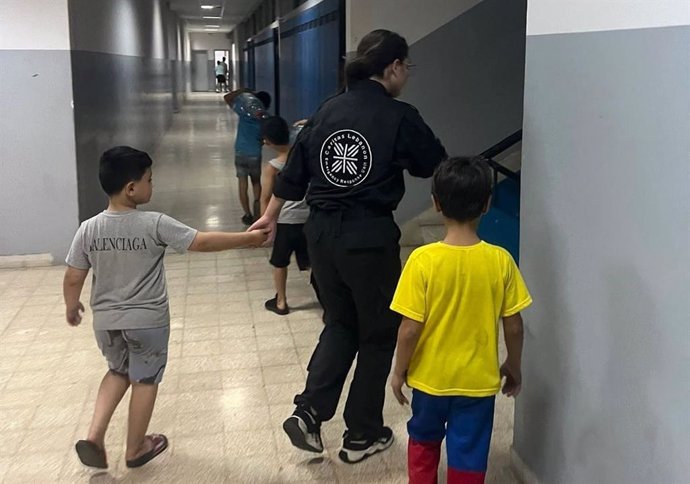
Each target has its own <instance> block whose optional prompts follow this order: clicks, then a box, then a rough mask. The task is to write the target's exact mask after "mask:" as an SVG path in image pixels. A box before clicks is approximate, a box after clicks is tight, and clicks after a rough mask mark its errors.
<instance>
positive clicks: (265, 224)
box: [247, 214, 278, 247]
mask: <svg viewBox="0 0 690 484" xmlns="http://www.w3.org/2000/svg"><path fill="white" fill-rule="evenodd" d="M277 224H278V220H277V219H274V218H272V217H270V216H268V215H267V214H264V215H262V216H261V218H259V220H257V221H256V222H254V223H253V224H252V226H251V227H249V228H248V229H247V232H251V231H252V230H260V231H262V232H263V233H264V234H265V235H266V240H265V242H264V243H263V246H264V247H270V246H271V245H272V244H273V240H275V238H276V225H277Z"/></svg>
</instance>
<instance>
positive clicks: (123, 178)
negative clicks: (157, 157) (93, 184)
mask: <svg viewBox="0 0 690 484" xmlns="http://www.w3.org/2000/svg"><path fill="white" fill-rule="evenodd" d="M151 165H153V160H151V157H150V156H149V154H148V153H146V152H145V151H139V150H136V149H134V148H132V147H131V146H116V147H114V148H110V149H109V150H107V151H106V152H105V153H103V154H102V155H101V160H100V163H99V167H98V179H99V180H100V182H101V187H103V191H105V193H107V194H108V195H115V194H117V193H120V192H121V191H122V189H123V188H124V187H125V185H127V184H128V183H129V182H131V181H139V180H141V178H142V177H143V176H144V174H145V173H146V170H148V169H149V168H151Z"/></svg>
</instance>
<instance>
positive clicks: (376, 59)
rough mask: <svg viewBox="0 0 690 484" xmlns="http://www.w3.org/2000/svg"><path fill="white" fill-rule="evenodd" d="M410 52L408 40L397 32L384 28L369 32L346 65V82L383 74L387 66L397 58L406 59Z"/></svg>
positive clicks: (350, 82) (349, 82)
mask: <svg viewBox="0 0 690 484" xmlns="http://www.w3.org/2000/svg"><path fill="white" fill-rule="evenodd" d="M408 53H409V47H408V45H407V41H406V40H405V39H404V38H403V37H401V36H400V35H398V34H396V33H395V32H391V31H390V30H383V29H379V30H374V31H372V32H369V33H368V34H367V35H365V36H364V38H363V39H362V40H361V41H360V42H359V45H358V46H357V53H356V54H355V56H354V57H353V58H352V59H351V60H350V61H349V62H348V64H347V66H346V67H345V79H346V83H347V84H348V85H350V84H352V83H353V82H357V81H362V80H364V79H369V78H370V77H371V76H382V75H383V71H384V70H385V69H386V67H388V66H389V65H390V64H392V63H393V62H395V61H396V60H400V61H404V60H405V59H407V56H408Z"/></svg>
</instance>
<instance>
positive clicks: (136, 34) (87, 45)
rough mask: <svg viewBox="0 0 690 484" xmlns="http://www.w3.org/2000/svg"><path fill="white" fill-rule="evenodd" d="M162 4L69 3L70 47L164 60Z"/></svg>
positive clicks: (137, 0)
mask: <svg viewBox="0 0 690 484" xmlns="http://www.w3.org/2000/svg"><path fill="white" fill-rule="evenodd" d="M162 4H163V2H162V1H161V0H147V1H141V0H100V1H97V2H94V1H83V0H72V2H71V7H72V8H71V11H70V15H71V20H72V25H71V27H72V40H73V45H72V48H73V49H75V50H80V51H88V52H100V53H104V54H115V55H126V56H136V57H149V58H153V59H166V58H168V52H167V50H168V49H167V45H166V42H165V35H164V25H165V23H166V20H165V19H164V15H165V12H164V11H163V9H164V8H166V7H163V5H162Z"/></svg>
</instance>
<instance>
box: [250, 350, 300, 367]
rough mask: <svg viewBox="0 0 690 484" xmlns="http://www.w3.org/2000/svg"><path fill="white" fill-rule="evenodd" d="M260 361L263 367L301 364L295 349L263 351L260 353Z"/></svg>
mask: <svg viewBox="0 0 690 484" xmlns="http://www.w3.org/2000/svg"><path fill="white" fill-rule="evenodd" d="M259 359H260V360H261V366H263V367H267V366H284V365H297V364H299V362H300V360H299V358H298V356H297V352H296V351H295V350H294V349H293V348H284V349H279V350H272V351H268V350H267V351H261V352H259Z"/></svg>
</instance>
